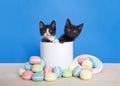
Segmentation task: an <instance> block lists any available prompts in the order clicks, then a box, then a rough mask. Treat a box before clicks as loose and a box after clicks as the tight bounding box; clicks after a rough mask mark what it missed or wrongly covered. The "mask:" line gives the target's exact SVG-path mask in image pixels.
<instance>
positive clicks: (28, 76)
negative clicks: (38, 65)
mask: <svg viewBox="0 0 120 86" xmlns="http://www.w3.org/2000/svg"><path fill="white" fill-rule="evenodd" d="M32 74H33V72H32V71H30V70H27V71H25V72H24V73H23V75H22V78H23V79H24V80H31V79H32Z"/></svg>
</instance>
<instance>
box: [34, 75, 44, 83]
mask: <svg viewBox="0 0 120 86" xmlns="http://www.w3.org/2000/svg"><path fill="white" fill-rule="evenodd" d="M32 80H33V81H36V82H39V81H43V80H44V74H43V73H34V74H32Z"/></svg>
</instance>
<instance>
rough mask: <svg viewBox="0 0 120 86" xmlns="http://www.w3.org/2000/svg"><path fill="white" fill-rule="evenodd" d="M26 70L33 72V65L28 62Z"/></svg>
mask: <svg viewBox="0 0 120 86" xmlns="http://www.w3.org/2000/svg"><path fill="white" fill-rule="evenodd" d="M24 69H25V70H31V69H32V64H30V63H29V62H26V63H25V65H24Z"/></svg>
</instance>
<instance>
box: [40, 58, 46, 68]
mask: <svg viewBox="0 0 120 86" xmlns="http://www.w3.org/2000/svg"><path fill="white" fill-rule="evenodd" d="M40 64H41V65H42V66H43V67H45V61H44V60H43V59H41V61H40Z"/></svg>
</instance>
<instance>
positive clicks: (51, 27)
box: [39, 20, 56, 42]
mask: <svg viewBox="0 0 120 86" xmlns="http://www.w3.org/2000/svg"><path fill="white" fill-rule="evenodd" d="M39 26H40V34H41V35H42V37H43V38H42V42H52V41H51V40H50V39H49V37H51V36H53V37H54V36H55V34H56V22H55V21H54V20H53V21H52V22H51V24H50V25H45V24H44V23H43V22H42V21H40V23H39ZM47 30H48V32H47ZM46 33H48V34H49V36H45V34H46Z"/></svg>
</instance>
